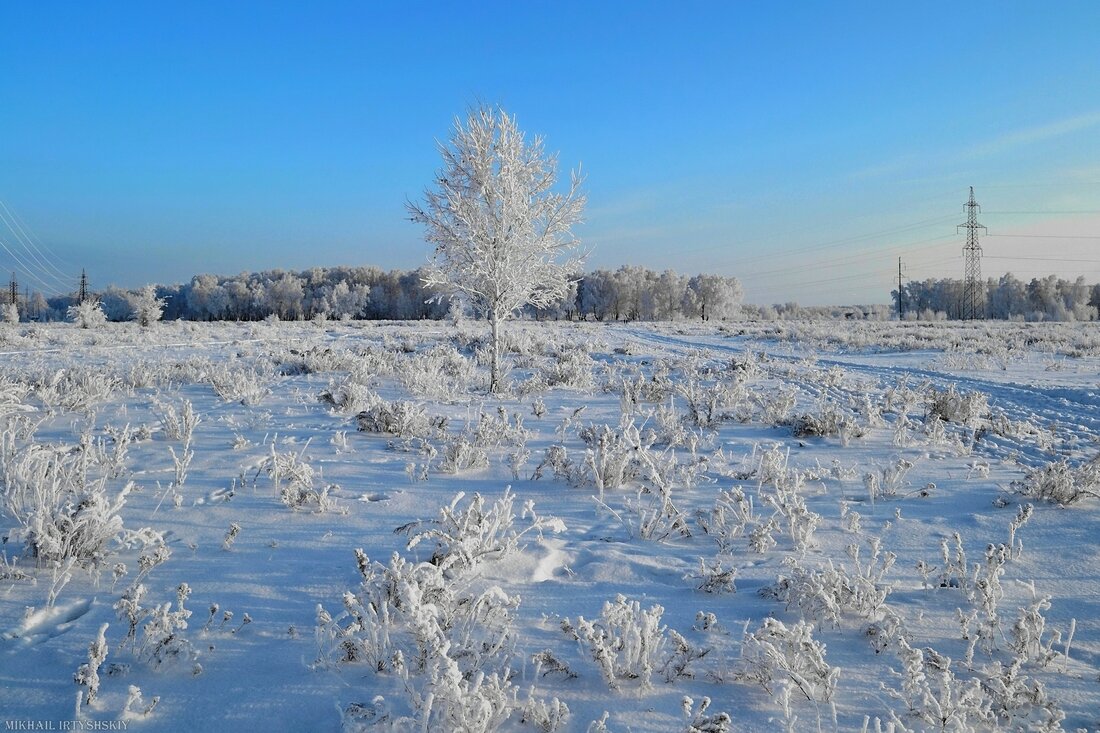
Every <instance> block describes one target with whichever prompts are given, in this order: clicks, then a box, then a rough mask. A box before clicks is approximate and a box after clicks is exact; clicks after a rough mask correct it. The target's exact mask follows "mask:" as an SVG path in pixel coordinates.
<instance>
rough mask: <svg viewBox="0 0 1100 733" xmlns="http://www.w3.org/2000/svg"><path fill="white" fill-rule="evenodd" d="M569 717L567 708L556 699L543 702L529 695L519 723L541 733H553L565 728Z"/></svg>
mask: <svg viewBox="0 0 1100 733" xmlns="http://www.w3.org/2000/svg"><path fill="white" fill-rule="evenodd" d="M569 715H570V713H569V706H568V705H566V704H565V703H564V702H562V701H560V700H558V698H556V697H555V698H553V699H552V700H543V699H540V698H536V697H534V695H533V694H529V695H528V699H527V702H526V703H524V705H523V716H522V717H521V718H520V722H521V723H527V724H530V725H532V726H534V728H535V730H538V731H542V733H555V731H559V730H562V729H564V728H565V726H566V724H567V723H568V722H569Z"/></svg>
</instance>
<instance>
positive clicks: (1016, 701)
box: [982, 659, 1066, 733]
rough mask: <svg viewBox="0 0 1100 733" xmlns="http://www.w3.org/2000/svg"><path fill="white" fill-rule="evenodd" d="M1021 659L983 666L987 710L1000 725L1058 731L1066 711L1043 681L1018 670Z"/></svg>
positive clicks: (1050, 732)
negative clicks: (987, 700) (1049, 692)
mask: <svg viewBox="0 0 1100 733" xmlns="http://www.w3.org/2000/svg"><path fill="white" fill-rule="evenodd" d="M1020 666H1021V660H1019V659H1014V660H1013V661H1012V662H1011V663H1010V664H1008V665H1007V666H1006V665H1004V664H1002V663H1001V662H994V663H993V664H992V665H990V666H988V667H986V668H985V669H983V670H982V671H983V676H984V677H985V679H984V680H983V681H982V689H983V691H985V693H986V694H987V695H988V699H989V708H990V712H991V713H992V714H993V715H994V716H996V719H997V722H998V724H999V725H1000V726H1001V727H1002V728H1003V729H1011V730H1037V731H1042V732H1043V733H1060V731H1061V730H1062V721H1063V720H1065V717H1066V714H1065V713H1064V712H1063V711H1062V709H1061V708H1059V707H1058V704H1057V702H1056V701H1055V700H1053V699H1051V698H1050V696H1049V695H1047V691H1046V688H1045V687H1044V686H1043V683H1041V682H1039V681H1038V680H1034V679H1031V678H1029V677H1028V676H1027V675H1025V674H1021V673H1020Z"/></svg>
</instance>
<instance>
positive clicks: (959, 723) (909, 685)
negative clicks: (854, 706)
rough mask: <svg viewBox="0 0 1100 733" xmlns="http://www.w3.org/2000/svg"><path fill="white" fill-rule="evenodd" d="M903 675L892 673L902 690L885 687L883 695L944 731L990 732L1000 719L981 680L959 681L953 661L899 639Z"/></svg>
mask: <svg viewBox="0 0 1100 733" xmlns="http://www.w3.org/2000/svg"><path fill="white" fill-rule="evenodd" d="M898 657H899V658H900V659H901V663H902V671H901V672H897V671H893V670H891V672H892V674H893V675H894V676H895V677H897V678H898V679H899V687H900V689H893V688H891V687H887V686H886V684H885V683H881V684H882V689H883V691H884V692H885V693H886V694H887V695H889V696H890V697H893V698H894V699H896V700H900V701H901V702H903V703H904V704H905V706H906V708H907V711H908V714H909V715H910V716H912V717H915V718H917V719H918V720H920V721H921V722H923V723H926V724H928V725H930V726H932V727H933V729H935V730H941V731H967V732H969V731H978V730H988V729H989V727H990V726H992V725H993V724H994V723H995V721H996V718H995V716H994V714H993V711H992V705H991V702H990V700H989V698H988V697H987V696H986V695H985V693H984V692H983V690H982V685H981V683H980V681H979V680H977V679H973V678H971V679H965V680H964V679H959V678H958V677H956V676H955V673H954V672H953V671H952V670H951V658H950V657H945V656H943V655H942V654H939V653H937V652H936V651H935V650H933V649H928V650H926V651H925V650H921V649H915V648H913V647H912V646H911V645H910V644H909V641H908V639H906V638H905V637H904V636H901V637H899V638H898Z"/></svg>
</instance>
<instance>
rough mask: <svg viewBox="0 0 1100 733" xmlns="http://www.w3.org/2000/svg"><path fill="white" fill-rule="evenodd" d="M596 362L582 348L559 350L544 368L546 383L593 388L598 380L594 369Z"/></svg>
mask: <svg viewBox="0 0 1100 733" xmlns="http://www.w3.org/2000/svg"><path fill="white" fill-rule="evenodd" d="M595 366H596V362H595V361H593V360H592V357H590V356H589V355H588V354H587V352H586V351H584V350H583V349H580V348H575V349H565V350H562V351H559V352H558V353H557V354H556V355H555V356H554V357H552V358H551V360H550V364H549V365H548V366H547V367H546V368H545V369H543V376H544V377H545V379H546V383H547V384H548V385H549V386H551V387H572V388H574V389H592V387H593V386H594V385H595V383H596V380H595V378H594V377H593V376H592V370H593V368H594V367H595Z"/></svg>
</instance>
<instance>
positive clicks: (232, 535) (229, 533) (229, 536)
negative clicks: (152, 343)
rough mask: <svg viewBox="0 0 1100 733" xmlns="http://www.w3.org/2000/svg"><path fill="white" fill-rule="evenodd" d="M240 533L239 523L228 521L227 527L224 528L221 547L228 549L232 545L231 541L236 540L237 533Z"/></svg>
mask: <svg viewBox="0 0 1100 733" xmlns="http://www.w3.org/2000/svg"><path fill="white" fill-rule="evenodd" d="M240 533H241V525H239V524H237V523H236V522H230V524H229V529H228V530H226V533H225V539H223V540H222V549H223V550H225V551H227V552H228V551H229V549H230V548H232V547H233V543H234V542H235V541H236V540H237V535H239V534H240Z"/></svg>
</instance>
